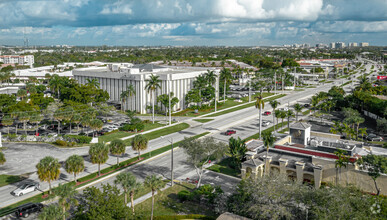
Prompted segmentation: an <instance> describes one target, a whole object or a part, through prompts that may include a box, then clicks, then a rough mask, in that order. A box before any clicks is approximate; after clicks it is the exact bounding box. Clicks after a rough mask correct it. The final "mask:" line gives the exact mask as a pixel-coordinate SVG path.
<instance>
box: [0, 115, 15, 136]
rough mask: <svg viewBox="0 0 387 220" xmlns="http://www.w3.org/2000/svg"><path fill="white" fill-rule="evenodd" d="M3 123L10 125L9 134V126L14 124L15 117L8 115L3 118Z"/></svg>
mask: <svg viewBox="0 0 387 220" xmlns="http://www.w3.org/2000/svg"><path fill="white" fill-rule="evenodd" d="M1 123H2V124H3V125H4V126H7V127H8V134H9V127H10V126H11V125H13V118H12V117H11V116H9V115H6V116H4V117H3V119H2V120H1Z"/></svg>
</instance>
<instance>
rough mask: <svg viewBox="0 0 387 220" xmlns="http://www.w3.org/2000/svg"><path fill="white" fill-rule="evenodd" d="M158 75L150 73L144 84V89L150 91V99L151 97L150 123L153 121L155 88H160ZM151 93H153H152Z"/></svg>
mask: <svg viewBox="0 0 387 220" xmlns="http://www.w3.org/2000/svg"><path fill="white" fill-rule="evenodd" d="M159 77H160V76H156V75H153V74H151V75H150V77H149V79H147V80H145V81H146V82H147V84H146V86H145V90H146V91H148V93H150V96H151V99H152V123H155V96H156V94H155V93H156V90H157V89H159V88H161V86H160V83H161V80H160V79H159ZM152 93H153V95H152Z"/></svg>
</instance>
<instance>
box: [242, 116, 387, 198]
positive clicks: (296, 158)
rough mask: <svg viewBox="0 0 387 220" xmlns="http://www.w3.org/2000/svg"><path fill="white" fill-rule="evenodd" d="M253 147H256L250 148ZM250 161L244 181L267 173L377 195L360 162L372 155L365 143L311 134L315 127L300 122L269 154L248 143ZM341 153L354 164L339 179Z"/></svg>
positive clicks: (381, 182)
mask: <svg viewBox="0 0 387 220" xmlns="http://www.w3.org/2000/svg"><path fill="white" fill-rule="evenodd" d="M250 144H254V146H253V147H250V146H249V145H250ZM247 147H248V149H254V150H253V151H251V152H250V153H248V154H247V155H248V160H247V161H245V162H244V163H243V164H242V169H241V172H242V178H245V177H247V176H252V177H254V178H260V177H262V176H263V175H264V173H265V166H266V167H267V171H266V172H267V173H271V172H277V173H280V174H284V175H287V176H288V177H289V178H291V179H293V180H295V181H297V182H299V183H303V182H309V183H313V184H314V186H315V187H316V188H319V187H320V186H321V184H322V183H333V184H334V183H335V182H336V181H338V183H339V184H340V185H343V186H345V185H347V184H351V185H354V186H356V187H358V188H359V189H361V190H363V191H365V192H370V193H376V190H375V186H374V182H373V180H372V179H371V178H370V177H369V175H368V173H367V170H366V168H365V167H363V168H362V167H359V165H357V163H355V162H356V160H357V159H358V158H359V157H361V155H366V154H368V150H366V149H364V148H363V145H362V143H361V142H355V141H347V140H340V135H335V134H329V133H321V132H314V131H311V125H309V124H307V123H302V122H297V123H294V124H293V125H291V126H290V131H289V135H286V136H285V137H283V138H281V139H279V140H278V141H276V142H275V143H274V147H273V148H270V149H269V153H268V156H267V157H266V150H265V149H264V148H263V146H262V144H259V142H257V141H255V142H248V143H247ZM337 149H341V150H343V151H344V152H345V153H344V154H345V155H347V156H348V157H349V161H350V163H349V164H348V165H347V167H346V168H342V169H341V173H340V176H341V178H337V177H338V176H337V169H336V166H335V161H336V160H337V159H338V157H337V156H336V155H335V154H334V152H335V151H337ZM377 184H378V186H379V187H380V190H381V194H383V195H387V176H386V175H381V176H380V177H379V178H378V179H377Z"/></svg>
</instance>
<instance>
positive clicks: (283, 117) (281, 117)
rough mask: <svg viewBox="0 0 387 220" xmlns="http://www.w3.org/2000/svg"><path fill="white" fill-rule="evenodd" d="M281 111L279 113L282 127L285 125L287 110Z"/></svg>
mask: <svg viewBox="0 0 387 220" xmlns="http://www.w3.org/2000/svg"><path fill="white" fill-rule="evenodd" d="M279 113H280V114H279V118H280V119H281V127H282V126H284V119H285V118H286V117H287V112H286V111H280V112H279ZM277 120H278V119H277Z"/></svg>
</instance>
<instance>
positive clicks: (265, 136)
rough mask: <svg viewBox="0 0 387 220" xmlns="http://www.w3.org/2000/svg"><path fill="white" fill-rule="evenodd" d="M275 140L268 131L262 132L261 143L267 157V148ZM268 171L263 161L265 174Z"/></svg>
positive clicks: (271, 145)
mask: <svg viewBox="0 0 387 220" xmlns="http://www.w3.org/2000/svg"><path fill="white" fill-rule="evenodd" d="M274 141H275V137H274V136H273V134H272V133H271V132H270V131H264V132H263V143H264V145H265V147H266V158H268V157H269V148H270V147H273V145H274ZM267 173H268V167H267V166H266V163H265V174H267Z"/></svg>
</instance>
